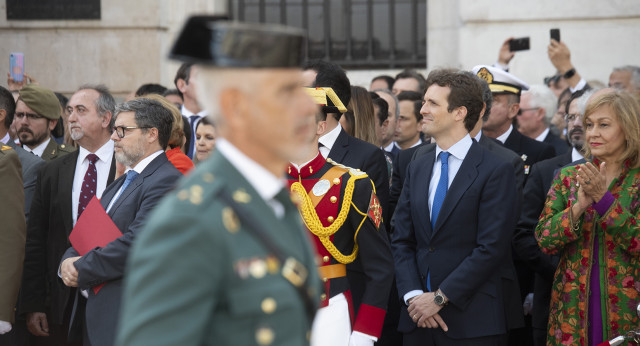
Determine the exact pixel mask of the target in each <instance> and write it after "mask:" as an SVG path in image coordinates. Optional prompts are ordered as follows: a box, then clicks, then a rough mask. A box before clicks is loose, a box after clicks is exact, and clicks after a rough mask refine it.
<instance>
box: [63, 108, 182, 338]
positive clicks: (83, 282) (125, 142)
mask: <svg viewBox="0 0 640 346" xmlns="http://www.w3.org/2000/svg"><path fill="white" fill-rule="evenodd" d="M115 118H116V120H115V123H114V131H113V133H112V134H111V139H112V140H113V141H114V146H115V157H116V160H117V161H118V162H119V163H120V164H122V165H123V166H125V167H126V170H125V174H124V175H122V176H121V177H120V178H118V179H117V180H116V181H114V182H113V184H111V185H109V186H107V188H106V190H105V191H104V194H103V195H102V199H101V200H100V203H101V204H102V207H104V209H105V210H106V212H107V214H108V215H109V217H111V219H112V220H113V222H114V224H115V225H116V227H117V228H118V230H120V232H122V236H120V237H119V238H117V239H115V240H113V241H112V242H110V243H109V244H107V245H106V246H104V247H98V248H95V249H93V250H91V251H89V252H87V253H86V254H84V255H83V256H79V254H78V252H76V250H75V249H74V248H72V247H70V248H69V249H67V251H66V253H65V254H64V256H63V257H62V262H61V266H60V277H61V278H62V281H63V282H64V284H65V285H67V286H69V287H77V288H78V290H79V291H80V292H86V293H82V294H83V295H86V296H87V303H86V308H85V309H84V311H83V309H82V307H81V306H78V305H75V306H74V312H73V314H72V316H73V317H72V321H71V324H72V326H71V330H72V331H73V332H75V331H77V329H76V328H75V327H76V326H78V324H77V323H82V322H84V329H83V339H84V344H85V345H93V346H101V345H104V346H111V345H113V344H114V338H115V334H116V325H117V322H118V315H119V309H120V297H121V295H122V278H123V274H124V268H125V263H126V261H127V258H128V256H129V249H130V247H131V245H132V243H133V242H134V241H135V238H136V236H137V235H138V232H139V231H140V229H141V228H142V227H143V226H144V225H145V224H146V221H147V220H146V218H147V216H148V215H149V212H150V211H151V210H152V209H153V208H154V207H155V206H156V204H157V203H158V201H159V200H160V198H162V197H163V196H164V194H165V193H167V192H168V191H169V190H170V189H172V188H173V186H174V184H175V182H176V181H177V180H178V179H179V178H180V177H182V173H180V171H178V170H177V169H176V168H175V167H174V166H173V164H172V163H171V162H169V160H168V159H167V155H166V154H165V153H164V148H166V147H167V143H168V142H169V137H170V135H171V127H172V123H173V116H172V115H171V113H170V112H169V110H167V109H166V108H164V107H163V106H162V104H160V103H159V102H158V101H155V100H151V99H147V98H139V99H134V100H131V101H128V102H125V103H123V104H120V105H118V106H116V110H115ZM99 285H104V286H102V287H101V288H100V289H99V291H98V290H96V289H94V287H96V286H99ZM76 299H81V298H80V297H79V295H78V294H76Z"/></svg>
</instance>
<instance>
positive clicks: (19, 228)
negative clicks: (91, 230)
mask: <svg viewBox="0 0 640 346" xmlns="http://www.w3.org/2000/svg"><path fill="white" fill-rule="evenodd" d="M0 186H2V187H1V188H0V221H1V222H2V227H0V321H6V322H11V323H13V322H14V308H15V306H16V300H17V298H18V289H19V288H20V279H21V278H22V263H23V262H24V243H25V237H26V233H27V225H26V223H25V218H24V189H23V188H22V166H21V165H20V160H19V159H18V154H17V153H16V152H15V151H14V150H13V149H11V147H8V146H5V145H1V144H0Z"/></svg>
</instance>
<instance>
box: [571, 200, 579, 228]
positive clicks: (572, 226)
mask: <svg viewBox="0 0 640 346" xmlns="http://www.w3.org/2000/svg"><path fill="white" fill-rule="evenodd" d="M569 227H571V229H572V230H573V231H574V232H577V231H578V229H579V228H580V227H579V225H578V224H576V225H575V226H574V225H573V205H572V206H570V207H569Z"/></svg>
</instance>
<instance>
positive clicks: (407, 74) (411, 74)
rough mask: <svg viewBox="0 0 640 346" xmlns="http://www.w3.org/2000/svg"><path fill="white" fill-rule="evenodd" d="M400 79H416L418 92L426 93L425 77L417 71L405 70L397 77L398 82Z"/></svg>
mask: <svg viewBox="0 0 640 346" xmlns="http://www.w3.org/2000/svg"><path fill="white" fill-rule="evenodd" d="M400 78H413V79H415V80H416V81H418V92H423V93H424V92H425V87H426V80H425V79H424V76H423V75H422V74H421V73H418V72H417V71H416V70H412V69H405V70H403V71H402V72H400V73H398V74H397V75H396V81H397V80H398V79H400ZM394 82H395V81H394Z"/></svg>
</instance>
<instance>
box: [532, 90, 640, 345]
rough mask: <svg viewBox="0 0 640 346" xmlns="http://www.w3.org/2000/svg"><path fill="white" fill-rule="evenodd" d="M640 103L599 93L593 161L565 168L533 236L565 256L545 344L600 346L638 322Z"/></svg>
mask: <svg viewBox="0 0 640 346" xmlns="http://www.w3.org/2000/svg"><path fill="white" fill-rule="evenodd" d="M639 117H640V104H638V101H637V100H635V99H634V98H633V97H632V96H631V95H630V94H628V93H626V92H623V91H612V90H611V89H608V90H602V91H599V92H596V93H595V94H594V95H593V96H592V97H591V99H590V100H589V104H588V105H587V109H586V111H585V116H584V120H583V126H584V129H585V132H586V133H585V135H586V141H585V146H586V148H585V149H586V155H585V157H593V160H592V161H590V162H587V163H584V164H579V165H575V166H572V167H567V168H564V169H562V171H561V172H560V174H559V175H558V176H556V178H555V179H554V181H553V185H552V187H551V189H550V190H549V194H548V196H547V201H546V203H545V207H544V210H543V212H542V214H541V215H540V222H539V223H538V226H537V228H536V238H537V240H538V244H539V245H540V247H541V248H542V251H544V252H546V253H548V254H557V253H559V254H561V259H560V263H559V265H558V269H557V270H556V274H555V278H554V281H553V286H552V293H551V307H550V311H549V333H548V336H547V344H548V345H597V344H599V343H601V342H602V341H603V340H609V339H611V338H613V337H615V336H618V335H621V334H625V332H626V331H628V330H630V329H634V328H637V327H638V326H639V321H638V317H637V316H636V306H637V305H638V303H639V302H640V227H639V226H638V223H639V222H640V195H639V194H638V188H639V187H640V168H639V166H640V159H639V158H638V156H639V154H640V121H639Z"/></svg>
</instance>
